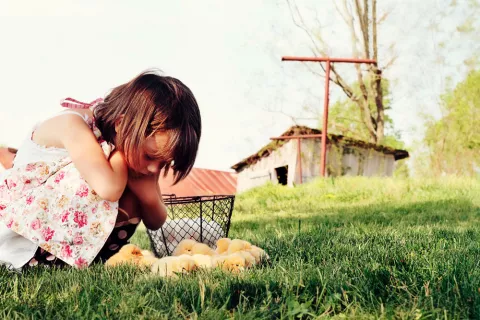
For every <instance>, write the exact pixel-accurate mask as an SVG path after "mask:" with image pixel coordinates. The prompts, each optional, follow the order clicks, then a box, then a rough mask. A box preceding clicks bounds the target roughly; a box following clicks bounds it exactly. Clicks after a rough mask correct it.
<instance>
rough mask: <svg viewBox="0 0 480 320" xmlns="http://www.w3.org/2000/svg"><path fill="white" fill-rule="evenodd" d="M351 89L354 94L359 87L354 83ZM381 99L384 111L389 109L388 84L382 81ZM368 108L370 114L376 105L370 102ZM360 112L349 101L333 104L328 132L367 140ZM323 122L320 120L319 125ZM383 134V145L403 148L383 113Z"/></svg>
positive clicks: (389, 120)
mask: <svg viewBox="0 0 480 320" xmlns="http://www.w3.org/2000/svg"><path fill="white" fill-rule="evenodd" d="M352 88H353V90H354V91H355V92H358V91H360V88H359V85H358V84H357V83H354V84H353V85H352ZM382 97H383V106H384V110H385V111H388V110H390V109H391V100H390V91H389V82H388V81H387V80H386V79H384V80H383V81H382ZM368 108H369V110H370V111H371V112H374V111H375V108H376V105H375V103H374V101H370V103H369V105H368ZM361 116H362V115H361V113H360V110H359V108H358V106H357V104H356V103H355V102H354V101H352V100H350V99H348V98H347V99H344V100H340V101H337V102H335V103H334V104H333V105H331V106H330V108H329V125H330V128H329V132H330V133H334V134H341V135H344V136H348V137H351V138H354V139H359V140H364V141H368V140H369V132H368V129H367V127H366V126H365V125H364V124H363V122H362V120H361V119H362V118H361ZM322 121H323V120H321V119H320V122H319V123H320V124H321V123H322ZM384 123H385V134H384V139H383V143H382V144H383V145H386V146H389V147H392V148H404V147H405V146H404V144H403V142H402V141H401V140H400V139H401V137H400V134H399V133H398V132H397V131H395V129H394V124H393V120H392V118H391V117H389V116H388V114H387V113H385V116H384Z"/></svg>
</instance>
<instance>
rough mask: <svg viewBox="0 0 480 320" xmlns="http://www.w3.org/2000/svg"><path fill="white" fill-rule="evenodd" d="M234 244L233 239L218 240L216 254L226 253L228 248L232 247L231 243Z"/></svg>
mask: <svg viewBox="0 0 480 320" xmlns="http://www.w3.org/2000/svg"><path fill="white" fill-rule="evenodd" d="M231 242H232V240H231V239H229V238H220V239H218V240H217V248H216V249H215V252H216V253H217V254H223V253H226V252H227V250H228V246H230V243H231Z"/></svg>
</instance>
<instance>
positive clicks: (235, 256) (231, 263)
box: [214, 253, 246, 273]
mask: <svg viewBox="0 0 480 320" xmlns="http://www.w3.org/2000/svg"><path fill="white" fill-rule="evenodd" d="M214 265H215V266H216V267H220V268H221V269H223V270H225V271H230V272H233V273H240V272H242V271H243V270H245V267H246V262H245V258H244V257H243V256H242V255H241V254H239V253H232V254H229V255H223V256H215V257H214Z"/></svg>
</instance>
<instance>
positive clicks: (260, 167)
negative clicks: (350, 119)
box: [237, 139, 395, 192]
mask: <svg viewBox="0 0 480 320" xmlns="http://www.w3.org/2000/svg"><path fill="white" fill-rule="evenodd" d="M321 146H322V144H321V139H303V140H301V155H302V160H301V166H302V180H300V170H299V169H300V168H299V163H298V161H297V140H292V141H289V142H287V143H286V144H285V145H283V146H282V147H280V148H279V149H277V150H275V151H273V152H272V154H270V156H268V157H265V158H262V159H261V160H259V161H258V162H257V163H255V164H254V165H252V166H250V167H248V168H246V169H244V170H243V171H241V172H239V174H238V180H237V192H242V191H245V190H248V189H250V188H253V187H257V186H261V185H263V184H265V183H266V182H267V181H271V182H273V183H277V182H278V181H277V175H276V171H275V168H278V167H282V166H285V165H288V184H287V185H288V186H293V184H299V183H300V181H302V182H303V183H305V182H309V181H311V180H313V179H315V178H316V177H318V176H320V160H321ZM394 167H395V159H394V157H393V155H390V154H383V153H382V152H378V151H376V150H372V149H363V148H359V147H355V146H347V147H343V146H339V145H333V146H332V145H327V160H326V173H327V176H342V175H346V176H369V177H370V176H392V175H393V170H394Z"/></svg>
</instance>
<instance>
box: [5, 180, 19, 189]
mask: <svg viewBox="0 0 480 320" xmlns="http://www.w3.org/2000/svg"><path fill="white" fill-rule="evenodd" d="M7 185H8V186H9V187H10V188H15V187H16V186H17V184H16V183H15V181H13V180H11V179H10V180H7Z"/></svg>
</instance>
